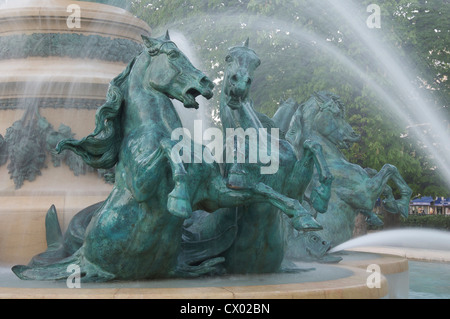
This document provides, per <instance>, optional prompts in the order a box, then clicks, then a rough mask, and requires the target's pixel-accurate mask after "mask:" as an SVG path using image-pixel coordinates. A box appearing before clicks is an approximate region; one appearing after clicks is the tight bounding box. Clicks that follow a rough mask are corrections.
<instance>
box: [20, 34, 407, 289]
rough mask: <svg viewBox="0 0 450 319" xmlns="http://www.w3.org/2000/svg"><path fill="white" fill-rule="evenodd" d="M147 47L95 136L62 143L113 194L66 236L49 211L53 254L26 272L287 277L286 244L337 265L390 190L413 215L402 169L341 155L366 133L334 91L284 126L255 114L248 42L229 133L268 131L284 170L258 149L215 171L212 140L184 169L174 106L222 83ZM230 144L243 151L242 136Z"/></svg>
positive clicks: (31, 275)
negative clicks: (101, 174) (352, 232)
mask: <svg viewBox="0 0 450 319" xmlns="http://www.w3.org/2000/svg"><path fill="white" fill-rule="evenodd" d="M143 40H144V44H145V49H144V50H143V52H142V53H141V54H139V55H138V56H137V57H135V58H134V59H133V60H132V61H131V62H130V63H129V65H128V66H127V67H126V69H125V70H124V71H123V72H122V73H121V74H120V75H118V76H117V77H116V78H115V79H113V80H112V81H111V83H110V87H109V90H108V93H107V101H106V103H105V104H104V105H103V106H101V107H100V108H99V109H98V110H97V113H96V127H95V130H94V132H93V133H92V134H90V135H88V136H86V137H85V138H83V139H81V140H73V139H65V140H62V141H61V142H60V143H59V144H58V146H57V150H58V151H59V152H61V151H62V150H71V151H73V152H74V153H76V154H78V155H79V156H81V158H82V159H83V160H84V161H85V162H86V163H87V164H89V165H90V166H92V167H94V168H101V169H110V168H112V167H115V181H114V187H113V189H112V191H111V193H110V195H109V196H108V198H107V199H106V200H105V201H104V202H101V203H98V204H95V205H93V206H90V207H87V208H86V209H84V210H82V211H81V212H79V213H78V214H77V215H75V216H74V218H73V219H72V221H71V222H70V224H69V227H68V229H67V231H66V233H65V234H64V235H63V234H62V232H61V229H60V227H59V223H58V218H57V215H56V209H55V207H53V206H52V207H51V208H50V210H49V212H48V213H47V217H46V229H47V244H48V249H47V250H46V251H45V252H43V253H41V254H39V255H37V256H35V257H33V259H32V260H31V262H30V263H29V264H28V265H26V266H23V265H20V266H14V267H13V271H14V273H15V274H16V275H17V276H18V277H20V278H22V279H30V280H55V279H56V280H57V279H65V278H67V277H68V276H69V275H70V273H69V272H68V271H67V267H68V266H70V265H77V266H79V267H80V270H81V276H82V281H108V280H113V279H121V280H138V279H152V278H169V277H193V276H200V275H203V274H221V273H270V272H276V271H279V270H280V269H281V264H282V261H283V259H284V258H285V256H286V252H287V250H286V249H288V252H289V250H290V251H294V253H292V254H291V255H296V254H297V256H299V257H300V258H315V259H316V260H319V261H324V262H336V261H338V260H339V259H338V258H337V259H336V258H334V257H333V256H328V255H327V253H326V252H327V250H328V248H329V247H330V245H332V244H337V243H339V242H342V241H344V240H346V239H349V238H347V237H348V231H347V229H351V228H352V227H353V224H354V217H355V216H356V213H358V212H359V211H361V212H363V213H364V214H366V215H367V216H368V220H370V221H373V222H377V220H376V216H374V215H373V213H372V212H371V211H372V209H373V207H374V205H375V201H376V200H377V199H378V198H379V197H380V196H381V195H383V194H384V195H387V197H388V200H389V202H388V207H389V208H390V210H391V211H392V212H393V213H402V214H407V212H408V209H407V208H408V203H409V196H410V195H411V191H410V190H409V187H408V186H407V185H406V183H405V182H404V181H403V179H402V178H401V176H400V175H399V174H398V172H397V170H396V169H395V167H393V166H392V165H389V164H387V165H385V167H383V169H382V170H380V172H376V173H375V174H374V172H373V171H372V170H370V171H369V172H368V170H363V169H362V168H360V167H356V165H353V164H350V163H348V162H346V161H345V158H344V157H343V156H342V153H340V151H339V149H338V147H339V146H341V145H346V144H347V143H348V142H354V141H356V140H357V135H356V134H355V132H354V131H353V130H352V129H351V127H350V126H349V125H348V123H346V122H345V120H344V106H343V104H342V103H340V101H339V99H338V98H337V97H336V96H334V95H332V94H328V93H324V92H319V93H316V94H315V95H314V96H313V97H312V98H311V100H309V101H308V102H306V103H304V104H302V105H298V104H297V103H290V102H287V103H285V104H282V106H281V107H280V109H279V111H278V112H277V114H276V115H275V116H274V118H268V117H267V116H265V115H264V114H261V113H258V112H256V111H255V110H254V108H253V102H252V100H251V99H250V96H249V91H250V86H251V83H252V78H253V73H254V71H255V69H256V68H257V67H258V65H259V64H260V60H259V58H258V56H257V54H256V53H255V52H254V51H253V50H252V49H250V48H249V46H248V41H246V42H245V43H244V44H243V45H241V46H236V47H233V48H231V49H229V52H228V55H227V57H226V70H225V77H224V81H223V83H224V84H223V87H222V93H221V96H220V118H221V123H222V128H223V130H225V129H226V128H242V129H243V130H246V129H248V128H253V129H263V130H265V131H266V132H268V133H267V136H266V137H267V139H259V140H258V141H257V143H265V144H266V145H265V147H267V151H268V152H270V154H271V155H272V156H271V157H272V158H274V157H275V158H277V159H278V161H279V162H278V169H277V170H276V172H273V173H272V174H261V167H262V166H264V165H266V164H262V163H261V161H259V160H257V161H254V160H251V159H250V154H248V152H244V154H240V155H242V157H241V158H243V159H244V161H236V160H234V161H232V162H227V161H225V163H223V164H222V163H218V162H217V161H215V160H214V156H213V155H212V154H211V153H210V151H209V149H208V148H207V147H205V146H203V145H195V146H193V147H191V148H190V149H191V150H194V151H193V152H191V153H190V154H189V156H190V157H191V160H190V161H183V158H185V157H186V154H182V155H181V154H179V153H178V152H175V151H174V146H175V145H176V143H177V142H178V141H174V140H173V139H172V138H171V133H172V132H173V131H174V130H175V129H177V128H180V127H181V126H182V125H181V121H180V118H179V116H178V114H177V112H176V110H175V108H174V106H173V104H172V101H171V99H177V100H179V101H181V102H182V103H183V104H184V106H185V107H186V108H198V103H197V102H196V98H197V97H199V96H203V97H205V98H207V99H210V98H211V97H212V95H213V93H212V89H213V83H212V82H211V81H210V80H209V79H208V78H207V77H206V76H205V75H204V74H203V73H202V72H200V71H199V70H197V69H196V68H195V67H194V66H193V65H192V64H191V62H190V61H189V60H188V59H187V58H186V56H185V55H184V54H183V53H182V52H181V51H180V50H179V49H178V47H177V46H176V44H175V43H173V42H172V41H171V40H170V37H169V35H168V33H167V34H166V35H165V36H162V37H160V38H148V37H143ZM273 129H276V130H275V131H273ZM278 129H279V130H280V134H270V133H269V132H278ZM268 141H275V142H276V143H271V142H268ZM223 142H224V143H227V144H228V147H229V148H231V149H233V150H235V151H236V156H237V157H239V156H238V155H239V154H237V153H239V152H240V150H241V149H242V148H240V147H239V145H238V144H239V141H237V140H235V139H233V140H231V141H230V140H224V141H223ZM191 143H194V142H191ZM230 143H231V145H230ZM244 143H245V141H244ZM269 145H270V147H269ZM274 145H276V146H277V147H273V146H274ZM246 149H248V148H246V147H244V150H246ZM195 150H201V151H200V152H198V151H195ZM350 169H352V170H350ZM343 176H346V177H348V178H347V179H349V178H350V177H352V178H353V180H351V181H348V180H344V179H343ZM389 178H392V179H393V181H394V182H395V183H396V185H397V186H398V187H399V188H400V192H401V194H402V197H401V198H400V199H399V200H395V199H393V196H392V191H390V188H389V186H387V185H386V183H387V180H388V179H389ZM336 183H338V184H337V185H336ZM349 185H351V187H353V189H349V187H350V186H349ZM346 187H347V188H346ZM346 195H347V196H346ZM357 195H358V196H357ZM341 202H343V203H345V204H347V206H348V207H349V209H348V211H345V210H342V209H341V207H342V206H343V205H342V204H341ZM337 207H339V209H338V208H337ZM294 233H295V234H296V236H288V235H289V234H294ZM337 233H338V234H337ZM334 235H336V236H338V237H334ZM286 240H288V244H287V245H286ZM317 243H319V244H317Z"/></svg>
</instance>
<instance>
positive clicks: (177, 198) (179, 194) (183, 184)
mask: <svg viewBox="0 0 450 319" xmlns="http://www.w3.org/2000/svg"><path fill="white" fill-rule="evenodd" d="M175 144H176V142H175V141H172V140H171V139H168V138H164V139H162V140H161V142H160V145H161V148H162V150H163V152H164V155H165V157H166V158H167V160H168V162H169V164H170V168H171V170H172V178H173V181H174V182H175V186H174V188H173V190H172V191H171V192H170V194H169V196H168V198H167V210H168V211H169V212H170V213H171V214H172V215H175V216H178V217H181V218H184V219H187V218H189V217H190V216H191V215H192V206H191V201H190V197H189V192H188V189H187V173H186V170H185V168H184V165H183V161H182V159H181V156H180V154H179V153H177V152H172V149H173V147H174V146H175Z"/></svg>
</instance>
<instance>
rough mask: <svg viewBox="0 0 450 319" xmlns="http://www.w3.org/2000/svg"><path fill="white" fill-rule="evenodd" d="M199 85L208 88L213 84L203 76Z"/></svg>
mask: <svg viewBox="0 0 450 319" xmlns="http://www.w3.org/2000/svg"><path fill="white" fill-rule="evenodd" d="M200 85H201V86H204V87H209V88H212V87H214V83H213V82H212V81H211V80H210V79H208V77H207V76H204V77H202V78H201V79H200Z"/></svg>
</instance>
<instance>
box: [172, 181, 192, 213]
mask: <svg viewBox="0 0 450 319" xmlns="http://www.w3.org/2000/svg"><path fill="white" fill-rule="evenodd" d="M167 210H168V211H169V213H171V214H172V215H174V216H177V217H181V218H184V219H188V218H190V217H191V215H192V207H191V203H190V201H189V196H188V194H187V192H185V191H183V190H182V189H180V188H179V187H175V188H174V190H173V191H172V192H171V193H170V194H169V197H168V199H167Z"/></svg>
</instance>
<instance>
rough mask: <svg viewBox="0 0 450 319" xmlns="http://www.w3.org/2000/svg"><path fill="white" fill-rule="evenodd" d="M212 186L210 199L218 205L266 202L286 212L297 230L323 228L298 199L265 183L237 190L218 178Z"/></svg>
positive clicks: (227, 206) (224, 206) (228, 205)
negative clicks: (287, 195) (281, 192)
mask: <svg viewBox="0 0 450 319" xmlns="http://www.w3.org/2000/svg"><path fill="white" fill-rule="evenodd" d="M210 186H211V187H210V189H209V194H210V198H209V199H210V200H211V199H214V201H215V202H216V203H217V205H218V207H221V208H230V207H237V206H243V205H251V204H254V203H263V202H266V203H268V204H270V205H272V206H274V207H275V208H277V209H280V210H281V211H282V212H283V213H285V214H286V215H287V216H288V217H289V218H290V220H291V221H292V225H293V227H294V228H295V229H297V230H300V231H312V230H321V229H322V226H321V225H320V224H319V223H318V222H317V221H316V220H315V219H314V217H313V216H312V215H311V214H310V213H309V212H308V211H307V210H306V209H305V208H304V207H303V206H302V205H301V204H300V202H299V201H298V200H295V199H292V198H289V197H286V196H284V195H282V194H280V193H278V192H276V191H275V190H273V189H272V188H271V187H269V186H267V185H266V184H264V183H257V184H256V185H255V186H254V187H251V188H246V189H243V190H236V189H231V188H229V187H227V186H226V183H225V182H223V180H219V179H216V180H215V181H213V182H212V183H211V184H210Z"/></svg>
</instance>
